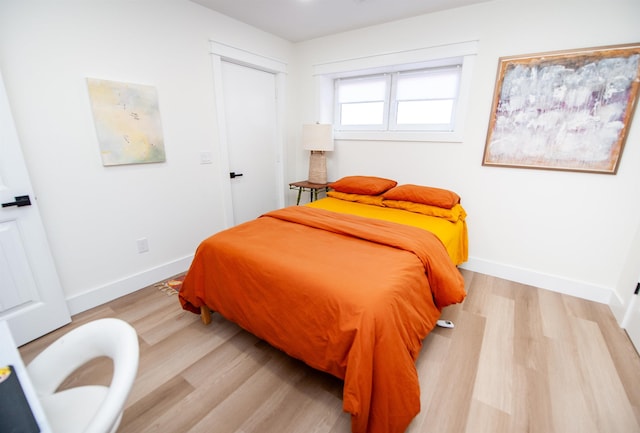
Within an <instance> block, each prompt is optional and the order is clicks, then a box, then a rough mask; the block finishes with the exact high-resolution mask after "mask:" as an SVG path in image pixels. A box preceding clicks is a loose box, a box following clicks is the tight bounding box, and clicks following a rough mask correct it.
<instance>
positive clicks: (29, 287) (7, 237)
mask: <svg viewBox="0 0 640 433" xmlns="http://www.w3.org/2000/svg"><path fill="white" fill-rule="evenodd" d="M25 196H26V197H28V199H23V200H16V198H20V197H25ZM26 200H29V201H30V202H31V204H30V205H26ZM0 203H3V206H2V207H0V320H6V321H7V323H8V324H9V327H10V328H11V333H12V334H13V336H14V339H15V340H16V344H18V345H22V344H24V343H26V342H28V341H31V340H34V339H36V338H38V337H40V336H42V335H44V334H46V333H48V332H50V331H52V330H54V329H56V328H59V327H60V326H62V325H64V324H66V323H69V321H70V320H71V318H70V316H69V311H68V309H67V304H66V301H65V298H64V293H63V291H62V287H61V286H60V280H59V278H58V274H57V271H56V269H55V266H54V262H53V257H52V256H51V252H50V250H49V245H48V242H47V237H46V234H45V231H44V227H43V225H42V221H41V219H40V212H39V211H38V206H37V203H36V202H35V198H34V196H33V190H32V188H31V182H30V180H29V175H28V173H27V168H26V165H25V163H24V158H23V156H22V150H21V148H20V143H19V141H18V136H17V133H16V129H15V125H14V123H13V116H12V115H11V110H10V107H9V101H8V98H7V93H6V90H5V87H4V82H3V80H2V76H1V75H0ZM13 203H17V204H13ZM12 204H13V205H12ZM18 204H19V205H18Z"/></svg>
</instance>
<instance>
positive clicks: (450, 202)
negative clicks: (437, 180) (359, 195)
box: [382, 185, 460, 209]
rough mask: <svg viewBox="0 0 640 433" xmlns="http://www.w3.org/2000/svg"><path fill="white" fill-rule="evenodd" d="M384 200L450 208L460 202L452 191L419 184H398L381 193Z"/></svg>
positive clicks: (458, 197)
mask: <svg viewBox="0 0 640 433" xmlns="http://www.w3.org/2000/svg"><path fill="white" fill-rule="evenodd" d="M382 196H383V197H384V198H385V200H399V201H410V202H413V203H422V204H428V205H431V206H437V207H442V208H445V209H451V208H452V207H454V206H455V205H456V204H458V203H460V196H459V195H458V194H456V193H455V192H453V191H449V190H446V189H440V188H433V187H430V186H420V185H400V186H396V187H395V188H392V189H390V190H389V191H387V192H385V193H384V194H382Z"/></svg>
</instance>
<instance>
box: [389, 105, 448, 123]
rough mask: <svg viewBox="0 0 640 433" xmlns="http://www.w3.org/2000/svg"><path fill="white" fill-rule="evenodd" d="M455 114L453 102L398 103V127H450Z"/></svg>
mask: <svg viewBox="0 0 640 433" xmlns="http://www.w3.org/2000/svg"><path fill="white" fill-rule="evenodd" d="M452 114H453V100H452V99H442V100H436V101H404V102H398V115H397V119H396V123H397V124H398V125H441V124H444V125H448V124H450V123H451V118H452Z"/></svg>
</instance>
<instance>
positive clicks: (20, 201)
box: [2, 195, 31, 207]
mask: <svg viewBox="0 0 640 433" xmlns="http://www.w3.org/2000/svg"><path fill="white" fill-rule="evenodd" d="M13 199H14V200H15V201H12V202H7V203H2V207H9V206H18V207H22V206H31V200H30V199H29V196H28V195H20V196H18V197H14V198H13Z"/></svg>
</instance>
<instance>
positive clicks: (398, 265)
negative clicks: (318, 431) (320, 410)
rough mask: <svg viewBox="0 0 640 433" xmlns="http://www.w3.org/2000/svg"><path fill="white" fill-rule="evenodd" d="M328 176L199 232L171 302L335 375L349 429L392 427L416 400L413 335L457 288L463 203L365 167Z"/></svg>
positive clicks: (417, 339) (365, 431)
mask: <svg viewBox="0 0 640 433" xmlns="http://www.w3.org/2000/svg"><path fill="white" fill-rule="evenodd" d="M341 181H344V182H342V183H344V184H345V185H347V186H343V185H342V183H340V182H341ZM383 181H387V183H384V182H383ZM381 183H384V184H383V185H380V184H381ZM371 184H373V185H375V186H376V187H375V188H373V187H371V188H354V187H353V186H354V185H357V186H358V187H362V186H363V185H365V186H371ZM331 186H332V188H335V189H332V190H331V191H330V193H329V197H327V198H324V199H321V200H318V201H315V202H313V203H310V204H309V205H306V206H290V207H286V208H283V209H278V210H275V211H272V212H268V213H266V214H264V215H262V216H261V217H259V218H257V219H256V220H253V221H249V222H247V223H243V224H240V225H238V226H235V227H232V228H230V229H227V230H224V231H222V232H219V233H217V234H215V235H213V236H211V237H209V238H208V239H206V240H204V241H203V242H202V243H201V244H200V245H199V247H198V249H197V250H196V254H195V256H194V260H193V262H192V264H191V266H190V268H189V271H188V272H187V275H186V277H185V280H184V283H183V285H182V288H181V290H180V292H179V299H180V303H181V305H182V307H183V308H184V309H185V310H188V311H191V312H193V313H196V314H201V315H202V317H203V321H204V322H205V323H207V322H208V321H210V318H207V317H208V315H209V314H210V313H209V311H210V310H212V311H215V312H218V313H220V314H221V315H222V316H224V317H225V318H227V319H228V320H230V321H232V322H235V323H237V324H238V325H240V326H241V327H243V328H244V329H246V330H247V331H249V332H251V333H253V334H254V335H256V336H257V337H259V338H261V339H263V340H265V341H267V342H268V343H270V344H271V345H273V346H274V347H277V348H279V349H281V350H283V351H284V352H286V353H287V354H289V355H290V356H292V357H295V358H297V359H300V360H302V361H304V362H305V363H306V364H308V365H309V366H311V367H313V368H316V369H318V370H322V371H325V372H328V373H330V374H332V375H334V376H336V377H338V378H340V379H343V380H344V391H343V409H344V410H345V411H346V412H348V413H350V414H351V426H352V432H354V433H383V432H384V433H395V432H397V433H400V432H403V431H405V429H406V428H407V426H408V425H409V423H410V422H411V420H412V419H413V418H414V417H415V415H416V414H417V413H418V412H419V411H420V389H419V383H418V377H417V372H416V369H415V360H416V358H417V356H418V354H419V352H420V348H421V345H422V340H423V339H424V338H425V336H426V335H427V334H428V333H429V332H430V331H431V330H432V329H433V328H434V327H435V325H436V321H437V320H438V318H439V317H440V314H441V310H442V308H444V307H446V306H447V305H451V304H454V303H459V302H462V300H463V299H464V297H465V291H464V280H463V278H462V276H461V274H460V273H459V271H458V270H457V268H456V265H457V264H459V263H461V261H464V260H466V254H467V251H466V250H467V240H466V235H467V231H466V222H465V213H464V210H463V209H462V208H461V206H460V203H459V197H457V195H455V193H452V192H450V191H446V190H438V189H435V188H429V187H421V186H416V185H409V186H408V188H405V189H406V191H404V193H402V191H400V192H401V193H402V194H400V195H396V196H394V194H391V193H392V192H394V191H398V188H400V189H402V188H403V187H405V186H403V185H400V186H397V183H396V182H395V181H391V180H388V179H382V178H376V177H370V176H349V177H346V178H343V179H341V180H340V181H338V182H334V183H333V184H332V185H331ZM354 191H355V192H354ZM408 191H409V192H412V193H411V194H409V195H407V192H408ZM416 191H419V192H423V193H424V192H425V191H428V192H429V194H426V196H427V197H429V198H428V200H425V199H424V197H422V196H420V195H418V196H416V195H415V192H416ZM387 193H389V194H387ZM385 194H387V195H386V196H385ZM423 195H424V194H423ZM433 197H437V198H440V199H442V198H446V200H444V201H437V200H436V201H435V203H436V204H437V206H434V204H433V202H434V200H433ZM399 198H401V199H402V200H398V199H399ZM407 199H408V200H407ZM410 200H413V201H410ZM420 200H422V202H420ZM392 202H400V203H392ZM427 202H429V203H432V204H428V203H427ZM388 205H391V206H395V207H390V206H388ZM412 205H413V206H414V209H413V210H408V209H407V208H410V207H411V206H412ZM415 205H424V206H426V207H420V206H418V208H419V209H416V208H415ZM430 208H437V209H436V210H434V209H430ZM438 209H440V210H438ZM416 210H418V211H420V212H418V211H416ZM434 212H435V213H439V212H440V213H442V215H439V216H434V215H429V214H432V213H434ZM429 227H431V228H432V230H433V231H430V230H428V228H429Z"/></svg>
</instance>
